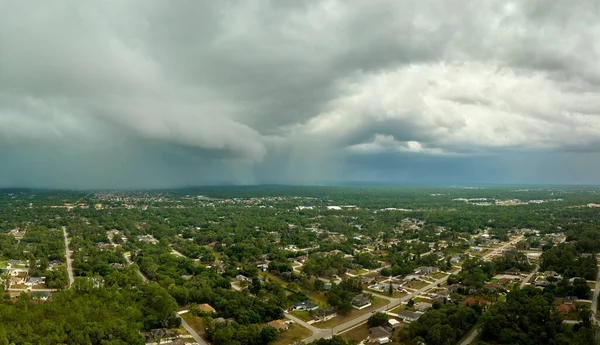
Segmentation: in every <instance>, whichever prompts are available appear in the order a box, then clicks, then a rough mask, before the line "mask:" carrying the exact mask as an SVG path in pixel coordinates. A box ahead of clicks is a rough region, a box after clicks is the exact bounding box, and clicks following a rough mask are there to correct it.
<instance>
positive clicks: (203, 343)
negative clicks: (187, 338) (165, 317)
mask: <svg viewBox="0 0 600 345" xmlns="http://www.w3.org/2000/svg"><path fill="white" fill-rule="evenodd" d="M175 314H176V315H177V317H178V318H180V319H181V325H182V326H183V328H185V330H186V331H188V333H189V334H190V335H191V336H192V338H194V340H195V341H196V342H197V343H198V344H200V345H208V344H207V343H206V341H204V339H202V337H201V336H199V335H198V333H196V331H194V329H193V328H192V327H191V326H190V325H188V323H187V322H185V320H184V319H183V318H182V317H181V316H179V314H177V313H175Z"/></svg>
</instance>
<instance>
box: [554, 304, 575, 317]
mask: <svg viewBox="0 0 600 345" xmlns="http://www.w3.org/2000/svg"><path fill="white" fill-rule="evenodd" d="M576 308H577V307H576V306H575V304H561V305H559V306H558V307H556V310H558V312H559V313H561V314H563V315H567V314H568V313H570V312H571V311H572V310H575V309H576Z"/></svg>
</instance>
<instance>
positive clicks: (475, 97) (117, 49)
mask: <svg viewBox="0 0 600 345" xmlns="http://www.w3.org/2000/svg"><path fill="white" fill-rule="evenodd" d="M1 6H2V8H1V10H0V159H1V160H2V162H6V163H7V164H6V165H5V166H6V168H5V169H0V185H36V186H61V187H65V186H66V187H68V186H75V187H80V188H83V187H110V186H115V187H136V188H137V187H144V186H148V187H152V186H160V187H164V186H170V185H185V184H198V183H225V182H227V183H230V182H235V183H267V182H280V183H314V182H319V181H324V180H329V181H331V180H345V179H353V180H355V179H357V178H359V177H360V176H363V177H364V178H365V179H375V180H382V179H383V180H390V181H393V180H394V178H396V180H397V181H411V180H423V179H426V180H427V179H429V180H432V181H434V180H435V181H450V180H453V179H456V178H458V177H460V176H463V175H464V176H471V178H472V179H475V180H478V181H483V182H485V181H486V179H487V180H489V182H493V181H503V182H511V181H515V182H519V181H520V180H527V181H533V180H535V179H532V178H531V176H535V174H537V173H538V172H540V173H544V172H545V171H544V170H545V169H547V167H548V165H551V166H553V165H552V164H554V163H553V162H555V161H563V162H566V161H568V162H569V164H572V165H574V167H573V169H571V170H570V171H571V172H570V173H569V172H564V173H562V172H561V173H554V174H552V175H551V176H550V175H547V176H546V177H544V179H546V180H547V181H546V182H551V181H553V179H554V180H556V182H560V181H566V182H570V183H571V182H573V181H576V180H577V179H578V178H580V179H586V181H587V182H588V183H589V182H590V181H592V182H600V180H594V178H593V177H592V176H590V175H589V174H588V170H589V169H592V168H598V167H596V166H595V165H594V164H596V163H593V162H591V163H590V161H589V159H591V157H595V156H594V155H595V154H596V153H597V152H599V151H598V147H600V111H599V109H600V67H599V66H598V64H597V61H598V59H599V56H598V55H599V52H600V25H599V24H598V23H600V20H599V19H600V15H599V14H598V13H599V11H598V5H596V4H595V2H593V1H579V2H575V3H573V2H570V1H562V0H555V1H534V0H530V1H476V2H474V1H473V2H465V1H462V0H451V1H443V2H440V1H395V0H377V1H369V2H364V1H321V2H308V3H306V2H299V1H266V0H263V1H258V0H257V1H219V2H209V1H191V0H186V1H177V2H165V1H151V0H143V1H142V0H138V1H127V2H93V3H90V2H81V1H66V0H65V1H53V2H44V1H40V2H37V3H35V4H32V3H31V2H23V1H12V0H9V1H6V2H4V3H3V4H2V5H1ZM515 157H535V159H521V158H515ZM566 157H569V158H566ZM579 160H582V161H581V162H579ZM583 160H585V162H584V161H583ZM390 162H393V164H390ZM477 162H479V165H480V166H481V167H483V168H482V169H472V166H477V165H478V163H477ZM524 162H525V163H524ZM527 162H537V163H536V164H530V163H527ZM545 162H547V163H545ZM590 164H591V165H590ZM596 165H597V164H596ZM40 166H44V168H43V169H41V168H40ZM486 167H487V168H486ZM523 167H526V168H523ZM580 167H581V168H580ZM583 167H585V168H583ZM486 169H487V170H486ZM394 171H395V172H397V173H398V174H394V173H393V172H394ZM517 172H518V173H517ZM444 174H445V175H444ZM532 174H533V175H532ZM394 176H395V177H394ZM399 176H400V177H401V176H403V177H402V178H400V177H399Z"/></svg>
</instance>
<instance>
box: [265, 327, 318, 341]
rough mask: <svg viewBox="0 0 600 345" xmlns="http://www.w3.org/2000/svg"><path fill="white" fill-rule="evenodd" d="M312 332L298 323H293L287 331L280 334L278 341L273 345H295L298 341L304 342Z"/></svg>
mask: <svg viewBox="0 0 600 345" xmlns="http://www.w3.org/2000/svg"><path fill="white" fill-rule="evenodd" d="M311 334H312V332H311V331H310V330H309V329H306V328H304V327H302V326H300V325H299V324H297V323H293V324H291V325H290V328H288V330H287V331H284V332H282V333H280V334H279V336H278V337H277V340H276V341H275V342H273V343H272V345H288V344H292V343H294V342H295V341H296V340H302V339H304V338H306V337H308V336H310V335H311Z"/></svg>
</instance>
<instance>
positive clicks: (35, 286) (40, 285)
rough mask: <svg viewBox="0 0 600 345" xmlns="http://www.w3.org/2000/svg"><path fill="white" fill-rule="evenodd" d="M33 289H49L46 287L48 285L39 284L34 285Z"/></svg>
mask: <svg viewBox="0 0 600 345" xmlns="http://www.w3.org/2000/svg"><path fill="white" fill-rule="evenodd" d="M31 288H32V289H47V288H48V287H47V286H46V284H38V285H33V286H32V287H31Z"/></svg>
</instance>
